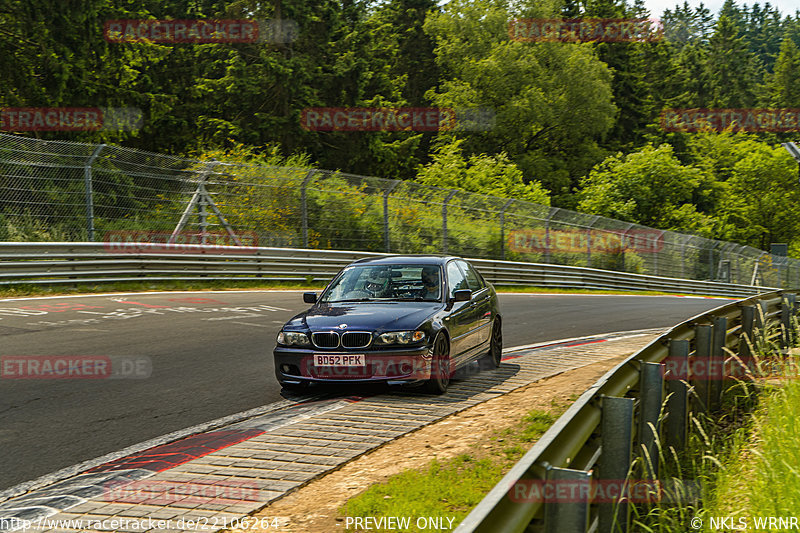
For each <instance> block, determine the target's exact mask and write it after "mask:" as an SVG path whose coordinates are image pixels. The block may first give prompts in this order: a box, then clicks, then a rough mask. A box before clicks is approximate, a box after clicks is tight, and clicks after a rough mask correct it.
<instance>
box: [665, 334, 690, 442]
mask: <svg viewBox="0 0 800 533" xmlns="http://www.w3.org/2000/svg"><path fill="white" fill-rule="evenodd" d="M665 377H666V386H667V420H666V422H665V428H664V429H665V435H664V444H665V445H666V446H667V447H672V448H674V449H675V450H681V449H683V447H684V446H686V427H687V423H688V415H689V410H688V406H687V402H688V398H689V391H688V388H687V382H688V380H689V341H688V340H685V339H680V340H678V339H670V341H669V364H668V365H667V368H666V374H665Z"/></svg>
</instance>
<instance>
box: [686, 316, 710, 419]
mask: <svg viewBox="0 0 800 533" xmlns="http://www.w3.org/2000/svg"><path fill="white" fill-rule="evenodd" d="M711 329H712V328H711V326H710V325H708V324H700V325H697V326H695V330H694V338H695V354H694V364H693V365H692V367H690V368H694V367H696V368H697V370H698V372H699V373H700V375H699V376H697V375H692V385H693V386H694V390H695V394H696V395H697V400H698V401H699V402H700V405H698V406H697V407H698V409H697V411H700V412H707V411H708V409H709V405H708V400H709V391H708V388H709V387H708V378H709V372H708V368H709V365H710V364H711ZM701 369H702V371H701Z"/></svg>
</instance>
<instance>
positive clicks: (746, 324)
mask: <svg viewBox="0 0 800 533" xmlns="http://www.w3.org/2000/svg"><path fill="white" fill-rule="evenodd" d="M755 317H756V306H754V305H744V306H742V333H741V334H740V335H739V358H741V359H744V358H745V357H752V356H753V351H752V349H751V347H752V346H753V326H754V324H755Z"/></svg>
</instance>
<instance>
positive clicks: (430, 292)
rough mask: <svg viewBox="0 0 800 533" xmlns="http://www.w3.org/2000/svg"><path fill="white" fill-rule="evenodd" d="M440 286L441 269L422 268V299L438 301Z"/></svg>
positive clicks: (433, 267) (432, 267)
mask: <svg viewBox="0 0 800 533" xmlns="http://www.w3.org/2000/svg"><path fill="white" fill-rule="evenodd" d="M439 286H440V283H439V268H438V267H435V266H425V267H422V291H421V293H420V297H421V298H424V299H425V300H438V299H439Z"/></svg>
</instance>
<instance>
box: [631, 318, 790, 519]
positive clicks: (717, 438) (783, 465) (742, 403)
mask: <svg viewBox="0 0 800 533" xmlns="http://www.w3.org/2000/svg"><path fill="white" fill-rule="evenodd" d="M796 325H797V324H796V321H795V327H794V328H793V329H794V331H792V332H791V333H792V336H791V338H792V339H795V338H796V335H795V332H796V331H797V328H796ZM777 333H778V330H777V329H770V330H768V331H757V332H756V334H755V335H754V337H755V338H754V339H753V342H752V343H749V345H750V348H751V353H753V358H754V363H755V364H754V365H751V366H750V368H749V370H748V372H747V376H746V379H741V380H731V381H729V382H728V384H727V387H726V388H725V389H724V392H723V397H722V405H721V408H720V410H719V411H718V412H717V413H714V414H713V415H708V414H705V413H699V414H698V413H696V414H692V415H690V432H689V438H688V442H687V446H686V448H685V449H684V450H682V451H680V452H677V451H675V450H674V449H673V448H666V447H665V446H663V445H662V444H661V443H660V442H659V443H658V444H659V445H658V450H659V452H658V453H659V460H660V463H661V472H660V474H661V475H660V482H661V484H662V485H661V486H662V488H663V492H662V493H661V500H660V501H659V502H658V503H656V504H654V505H650V506H645V505H639V506H635V507H632V530H633V531H646V532H659V533H678V532H681V533H683V532H686V531H697V530H703V531H714V530H716V527H715V526H716V524H718V520H719V519H720V518H721V517H729V518H730V519H731V520H732V521H733V523H734V524H735V525H736V526H739V525H740V522H739V519H740V518H741V519H742V520H745V522H744V523H746V524H748V525H749V526H750V527H751V528H752V527H753V525H754V522H753V520H752V519H753V518H754V517H769V516H792V512H793V511H796V510H797V509H800V446H798V444H797V437H798V432H799V431H800V382H798V380H797V379H796V378H797V377H798V373H797V368H798V364H797V363H798V357H797V355H796V352H795V351H790V352H789V354H788V355H784V353H783V352H784V351H785V350H782V349H781V347H780V345H779V343H778V340H777V338H776V334H777ZM728 355H729V359H730V360H731V361H732V362H736V361H738V362H740V363H741V362H742V359H741V358H739V356H738V355H736V354H733V353H732V352H729V353H728ZM776 374H779V377H778V376H776ZM642 462H644V461H643V460H642V459H641V458H639V459H637V461H636V462H635V463H634V466H633V467H632V469H631V471H632V472H637V471H639V472H641V471H643V470H644V468H643V465H642ZM693 519H694V520H695V521H694V522H693V521H692V520H693ZM712 519H713V520H717V522H716V523H714V522H712ZM729 524H730V522H729ZM698 525H699V527H697V526H698Z"/></svg>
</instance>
